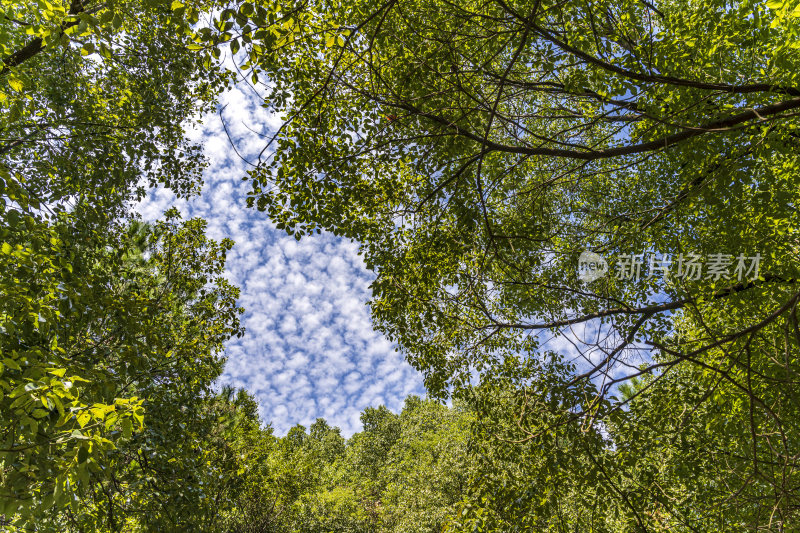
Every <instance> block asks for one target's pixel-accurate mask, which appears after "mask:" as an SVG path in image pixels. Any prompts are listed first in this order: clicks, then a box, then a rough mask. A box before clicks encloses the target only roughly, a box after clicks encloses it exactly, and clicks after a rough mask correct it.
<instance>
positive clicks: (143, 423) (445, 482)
mask: <svg viewBox="0 0 800 533" xmlns="http://www.w3.org/2000/svg"><path fill="white" fill-rule="evenodd" d="M0 10H1V11H2V17H1V18H0V57H2V66H0V109H1V110H2V114H1V115H0V128H2V130H3V135H2V138H0V246H1V247H0V290H2V301H0V350H2V353H1V355H0V363H1V365H0V515H2V520H3V525H4V527H13V528H14V530H19V531H24V530H36V531H309V532H312V531H342V532H345V531H352V532H357V531H365V532H366V531H395V532H400V531H408V532H417V531H432V532H433V531H497V532H510V531H559V532H567V531H608V532H620V533H621V532H628V531H645V532H650V531H653V532H655V531H686V532H690V531H692V532H696V531H708V532H717V531H756V530H763V531H775V532H778V531H791V530H792V528H793V524H794V523H796V522H797V521H798V519H800V517H799V516H798V514H799V513H800V511H798V509H800V489H798V487H799V486H800V472H798V471H797V468H798V467H799V466H800V464H798V457H800V449H798V441H800V412H799V411H798V406H800V380H799V378H798V373H796V371H798V372H800V360H798V357H799V356H800V324H799V322H798V310H797V307H798V303H799V302H800V288H798V272H797V270H798V267H797V264H798V259H800V258H799V257H798V253H799V250H798V236H797V229H796V228H797V223H798V220H797V210H796V204H797V190H798V183H800V149H799V148H800V4H798V2H797V1H796V0H768V1H766V2H764V1H757V0H741V1H736V0H725V1H717V0H712V1H710V2H698V1H695V0H691V1H688V0H676V1H673V0H663V1H661V0H658V1H645V0H615V1H614V2H610V1H606V0H596V1H586V0H533V1H517V2H514V1H511V2H508V1H505V0H486V1H466V0H465V1H460V0H459V1H443V0H409V1H405V2H401V1H398V0H388V1H385V2H383V1H381V2H374V1H372V0H355V1H349V2H336V1H328V0H326V1H317V0H307V1H303V2H297V3H291V2H286V3H281V4H274V3H266V2H261V1H248V0H244V1H242V0H237V1H229V2H228V1H226V2H216V1H205V0H192V1H185V2H181V1H174V2H162V1H157V0H130V1H114V2H102V1H91V0H71V1H63V0H61V1H54V2H48V1H45V0H37V1H32V2H26V3H22V4H20V3H18V2H12V1H10V0H0ZM226 56H230V57H232V58H233V61H234V62H235V65H234V68H233V69H232V70H229V69H228V68H227V67H226V64H225V63H224V58H225V57H226ZM234 82H236V83H249V84H253V85H255V86H257V88H258V89H259V90H261V91H262V93H263V94H264V95H265V96H264V105H265V107H267V108H268V109H270V110H272V111H274V112H276V113H277V114H279V115H280V116H283V117H284V121H283V123H282V125H281V126H280V127H279V129H278V130H277V131H275V132H272V135H270V136H269V137H268V138H266V139H265V140H264V149H263V151H262V153H261V157H260V158H259V160H258V161H256V162H255V165H254V168H253V169H252V170H251V171H250V172H249V173H248V175H247V176H243V177H244V178H245V179H247V180H249V182H250V184H251V186H252V190H251V193H250V195H249V198H248V207H250V208H253V209H256V210H259V211H262V212H263V213H264V216H266V217H269V219H270V220H271V221H273V222H274V223H275V224H276V225H277V227H278V228H279V229H281V230H285V231H287V232H288V233H289V234H291V235H294V236H295V237H296V238H298V239H302V238H303V237H304V236H306V235H308V234H311V233H315V232H321V231H325V232H331V233H333V234H335V235H338V236H341V237H344V238H349V239H354V240H355V241H356V242H357V243H358V245H359V247H360V252H361V254H362V256H363V258H364V261H365V263H366V265H367V267H368V268H369V269H371V270H372V271H373V272H374V274H375V276H376V277H375V281H374V282H373V284H372V286H371V288H372V299H371V301H370V306H371V311H372V316H373V320H374V325H375V327H376V328H378V329H379V330H380V331H382V332H383V333H384V334H385V335H386V337H387V338H388V339H390V340H392V341H393V342H395V343H396V345H397V346H398V348H399V349H400V350H401V351H402V352H403V354H404V355H405V356H406V358H407V360H408V361H409V362H410V363H411V364H412V365H413V366H414V367H415V368H417V369H418V370H419V371H420V372H421V373H422V374H423V376H424V378H425V385H426V388H427V390H428V393H429V395H430V397H431V399H426V400H422V399H420V398H416V397H410V398H409V399H407V401H406V405H405V408H404V409H403V411H402V412H401V413H399V414H393V413H391V412H390V411H389V410H387V409H386V408H385V407H381V406H376V407H375V408H369V409H367V410H365V411H364V413H363V415H362V423H363V427H364V429H363V431H362V432H359V433H357V434H356V435H354V436H352V437H351V438H350V439H347V440H346V439H344V438H343V437H342V436H341V434H340V432H339V431H338V429H336V428H332V427H330V426H329V425H328V423H327V422H325V421H324V420H318V421H317V422H316V423H315V424H313V425H312V426H311V427H310V428H309V429H308V430H306V428H303V427H300V426H298V427H296V428H294V429H292V430H291V431H289V433H288V434H287V435H286V436H284V437H277V436H274V435H273V432H272V430H271V428H270V426H269V425H268V424H266V425H265V424H264V423H263V422H262V421H261V420H259V418H258V415H257V406H256V404H255V401H254V399H253V398H252V397H251V396H249V395H248V394H247V393H246V392H244V391H238V392H237V391H234V390H232V389H229V388H226V389H223V390H221V391H220V390H219V388H215V383H216V381H215V380H216V379H217V378H218V377H219V376H220V374H221V372H222V368H223V365H224V346H225V342H226V341H227V340H228V339H230V338H231V337H233V336H236V335H242V334H244V332H243V330H242V328H241V325H240V323H239V315H240V314H241V313H242V311H243V310H242V309H240V308H239V307H238V306H237V303H236V299H237V297H238V294H239V293H238V289H237V288H235V287H233V286H232V285H231V284H230V283H228V281H227V280H226V278H225V275H224V269H225V259H226V253H227V252H228V251H229V250H230V248H231V247H232V246H233V243H232V242H231V241H229V240H227V239H226V240H223V241H221V242H215V241H213V240H212V239H209V238H208V237H207V236H206V235H205V227H206V223H205V221H203V220H199V219H192V220H186V221H183V220H181V218H180V216H179V215H178V213H177V212H176V211H174V210H171V211H169V212H168V213H166V214H165V216H164V217H163V219H162V220H160V221H158V222H156V223H153V224H144V223H142V222H141V221H140V220H139V219H138V216H137V215H136V213H135V211H134V210H133V209H132V207H131V206H132V203H133V202H134V201H135V200H137V199H140V198H142V196H143V195H144V194H146V189H147V188H148V187H151V186H154V185H158V184H160V185H162V186H165V187H168V188H169V189H171V190H172V191H174V192H175V193H176V194H177V195H178V196H181V197H187V196H191V195H194V194H197V193H199V191H200V189H201V185H202V172H203V169H204V166H205V160H204V158H203V153H202V147H201V146H199V145H197V144H195V143H193V142H191V141H190V140H189V137H188V135H187V131H188V129H189V127H191V125H192V124H194V123H195V122H196V121H197V120H198V117H200V116H201V115H203V114H204V113H208V112H210V111H214V110H216V109H217V106H218V102H219V96H220V94H221V93H222V91H224V90H225V89H226V88H228V87H230V86H231V84H232V83H234ZM446 399H449V400H451V401H452V404H451V405H452V407H445V406H444V405H442V404H441V403H439V402H437V400H446ZM298 418H300V415H299V414H298Z"/></svg>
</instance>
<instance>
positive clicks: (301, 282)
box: [138, 88, 424, 435]
mask: <svg viewBox="0 0 800 533" xmlns="http://www.w3.org/2000/svg"><path fill="white" fill-rule="evenodd" d="M260 103H261V102H260V101H258V99H257V98H255V95H254V94H253V93H252V92H251V91H250V90H249V89H247V90H245V89H242V88H237V89H234V90H232V91H230V92H229V93H228V94H226V95H225V97H224V99H223V105H226V107H225V110H224V112H223V118H224V121H225V125H226V127H227V130H228V133H229V134H230V135H231V137H232V138H233V139H234V141H235V142H236V146H237V148H238V150H239V153H240V154H241V155H242V156H244V157H245V158H248V159H250V160H254V159H256V157H257V155H258V153H259V152H260V151H261V149H262V148H263V146H264V143H265V140H264V138H263V137H262V136H261V135H259V134H258V133H254V132H260V133H262V134H264V133H266V132H267V131H269V130H274V129H275V128H276V127H277V126H278V125H279V120H280V119H279V118H277V117H275V116H272V115H270V114H268V113H267V111H266V110H265V109H263V108H262V107H261V106H260ZM191 136H192V138H194V139H196V140H198V141H199V142H202V143H203V145H204V147H205V151H206V156H207V157H208V158H209V162H210V165H209V168H208V169H207V170H206V173H205V177H204V178H205V185H204V187H203V192H202V194H201V195H200V196H199V197H196V198H193V199H191V200H190V201H188V202H186V201H177V202H176V199H175V197H174V196H173V195H172V194H171V193H170V192H169V191H166V190H163V189H158V190H154V191H151V193H150V194H149V196H148V197H147V198H146V199H145V200H144V201H143V202H142V203H141V204H140V205H139V206H138V210H139V212H140V213H141V214H142V216H143V217H144V218H145V219H148V220H153V219H155V218H157V217H159V216H160V215H161V213H163V212H164V211H165V210H166V209H168V208H169V207H171V206H173V205H175V206H176V207H178V208H179V209H180V210H181V212H182V213H184V216H186V217H194V216H199V217H203V218H205V219H206V220H208V223H209V224H208V234H209V236H211V237H212V238H215V239H222V238H224V237H229V238H231V239H233V240H234V241H235V242H236V245H235V246H234V248H233V250H231V252H230V253H229V254H228V262H227V277H228V279H230V281H231V282H232V283H234V284H236V285H237V286H239V287H240V288H241V289H242V293H241V298H240V305H241V306H242V307H244V308H245V309H246V314H245V316H244V317H243V323H244V326H245V328H246V330H247V331H246V333H245V336H244V337H243V338H242V339H233V340H232V341H231V342H230V343H229V344H228V345H227V347H226V354H227V356H228V363H227V365H226V367H225V372H224V374H223V377H222V379H221V382H222V383H225V384H232V385H234V386H237V387H244V388H246V389H248V390H249V391H250V392H251V393H252V394H254V395H255V396H256V399H257V400H258V401H259V405H260V412H261V416H262V418H263V419H264V421H265V422H271V423H272V424H273V426H274V427H275V429H276V433H277V434H284V433H285V432H286V431H288V429H289V428H290V427H291V426H293V425H294V424H296V423H302V424H304V425H306V426H308V425H309V424H311V423H312V422H313V421H314V420H315V419H316V418H318V417H323V418H325V419H327V420H328V422H329V423H330V424H332V425H336V426H339V427H341V428H342V432H343V433H344V434H345V435H350V434H352V433H353V432H355V431H358V430H359V429H360V427H361V423H360V420H359V416H360V413H361V411H363V409H364V408H366V407H371V406H372V407H377V405H379V404H381V403H385V404H386V405H387V406H388V407H389V408H390V409H392V410H395V411H397V410H399V409H400V408H401V407H402V404H403V401H404V400H405V397H406V396H407V395H408V394H411V393H416V394H422V393H423V392H424V391H423V388H422V378H421V376H420V374H419V373H418V372H417V371H415V370H414V369H413V368H411V367H410V366H409V365H408V364H407V363H406V362H405V361H404V360H403V358H402V356H400V355H399V354H398V353H397V352H396V351H395V349H394V347H393V346H392V344H391V343H390V342H389V341H387V340H386V339H385V338H384V337H383V336H382V335H381V334H379V333H377V332H375V331H374V330H373V329H372V326H371V323H370V316H369V310H368V308H367V306H366V302H367V300H368V298H369V295H370V292H369V284H370V282H371V281H372V279H373V275H372V274H371V273H370V272H368V271H367V270H366V268H365V267H364V264H363V262H362V261H361V258H360V257H359V256H358V254H357V251H358V247H357V245H356V244H355V243H352V242H349V241H345V240H342V239H338V238H335V237H333V236H331V235H325V234H323V235H316V236H312V237H306V238H303V239H302V240H301V241H299V242H298V241H296V240H295V239H294V238H293V237H289V236H288V235H286V233H284V232H282V231H278V230H276V229H275V227H274V226H273V225H272V224H271V223H270V222H269V221H268V220H267V217H266V215H265V214H264V213H260V212H258V211H256V210H252V209H247V208H246V206H245V199H246V194H247V191H248V190H249V184H248V183H247V182H245V181H242V180H241V178H242V177H243V176H244V175H245V173H246V171H247V168H248V166H247V164H246V163H245V162H244V161H242V159H241V158H240V157H239V156H238V155H237V154H236V152H235V151H234V150H233V149H232V148H231V146H230V143H229V141H228V136H227V134H226V133H225V130H224V129H223V125H222V121H221V120H220V118H219V117H218V116H209V117H205V118H204V119H203V124H202V126H201V128H200V129H198V130H196V131H193V132H191Z"/></svg>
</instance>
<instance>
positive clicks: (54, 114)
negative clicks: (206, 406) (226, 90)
mask: <svg viewBox="0 0 800 533" xmlns="http://www.w3.org/2000/svg"><path fill="white" fill-rule="evenodd" d="M210 6H211V4H210V3H205V2H187V3H186V4H181V3H180V2H173V3H171V4H169V3H164V2H156V1H152V0H144V1H141V2H139V1H131V2H109V3H106V2H89V1H77V0H76V1H72V2H63V1H56V2H44V1H42V2H38V3H36V2H34V3H31V2H28V3H19V2H10V1H3V2H2V3H0V11H1V13H0V14H2V16H0V58H2V66H1V67H0V85H1V87H0V129H2V131H3V136H2V137H3V138H2V140H0V267H1V268H2V271H1V272H0V291H2V295H3V297H2V298H1V299H0V350H1V352H2V356H1V357H0V362H1V363H2V366H0V441H2V444H0V504H1V505H2V508H0V514H2V515H3V517H4V519H3V524H4V525H8V524H9V523H10V522H13V526H14V527H20V528H26V527H36V528H37V529H38V530H54V531H66V530H76V531H77V530H109V531H118V530H121V529H126V528H127V529H131V528H136V527H141V528H146V527H148V526H153V527H156V528H157V529H161V530H181V528H182V527H183V526H184V525H185V524H192V523H194V522H192V521H191V520H192V519H193V518H197V519H198V520H199V519H200V518H202V516H201V515H202V513H201V512H198V509H199V508H201V506H200V503H202V499H203V497H204V495H205V492H204V489H203V487H202V486H201V485H200V484H199V483H198V480H199V478H200V477H201V475H202V473H203V467H205V466H206V464H205V463H204V462H202V461H200V459H202V458H203V456H202V455H199V456H198V455H197V452H198V449H199V446H198V445H199V443H201V442H202V440H201V439H200V437H202V436H203V435H204V431H203V427H207V426H208V424H209V421H208V417H207V416H206V415H204V414H203V413H202V410H201V409H200V406H201V405H202V404H203V403H204V402H205V401H206V398H207V396H208V395H209V394H210V385H211V383H212V382H213V381H214V379H215V378H216V377H217V376H218V375H219V373H220V372H221V369H222V358H221V357H220V350H221V347H222V343H223V342H224V341H225V340H226V339H228V338H229V337H231V336H232V335H236V334H239V333H241V330H240V328H239V323H238V314H239V313H240V311H241V310H240V309H239V308H238V307H237V306H236V304H235V300H236V295H237V291H236V289H235V288H234V287H232V286H230V285H229V284H228V283H227V282H226V281H225V280H224V279H223V278H222V276H221V274H222V270H223V265H224V259H225V254H226V252H227V250H228V249H230V246H231V245H232V243H231V242H230V241H224V242H222V243H216V242H213V241H211V240H209V239H207V238H206V237H205V235H204V228H205V225H204V223H203V222H202V221H198V220H193V221H188V222H186V223H180V222H178V221H177V220H176V219H175V218H174V214H173V215H170V217H169V218H168V219H167V220H166V221H163V222H161V223H159V224H158V225H157V226H156V227H155V228H154V230H153V231H152V232H149V233H148V231H142V232H139V233H140V234H139V235H138V237H137V235H136V233H137V231H138V230H137V227H136V225H135V224H134V225H131V224H130V221H131V219H133V218H135V217H134V216H133V215H132V214H131V212H130V203H131V202H132V201H135V200H137V199H138V198H140V197H141V195H142V194H143V192H144V187H145V186H146V185H154V184H156V183H162V184H165V185H167V186H169V187H171V188H172V189H173V190H174V191H175V192H176V193H177V194H179V195H184V196H185V195H187V194H191V193H192V192H195V191H197V190H199V185H200V176H201V172H202V169H203V167H204V161H203V158H202V154H201V152H200V149H199V147H198V146H196V145H194V144H192V143H191V142H189V140H188V139H187V136H186V134H185V133H186V132H185V130H186V127H187V125H189V123H191V121H193V120H196V117H197V116H199V115H200V114H201V113H203V112H205V111H208V110H210V109H213V108H214V106H215V104H216V96H217V95H218V93H219V91H220V90H221V88H222V87H224V85H225V83H226V82H227V80H228V79H229V75H228V74H227V73H225V72H224V71H222V70H220V69H218V68H217V65H216V63H215V61H214V52H213V51H211V50H208V51H206V50H204V49H202V47H200V46H198V45H197V44H196V42H195V34H194V32H193V31H192V28H193V27H194V26H195V25H196V24H197V23H198V18H199V14H200V11H201V10H203V9H207V8H209V7H210ZM216 55H217V57H218V56H219V52H216ZM142 252H144V253H142ZM184 437H186V438H185V439H184ZM182 439H184V440H182Z"/></svg>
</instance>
